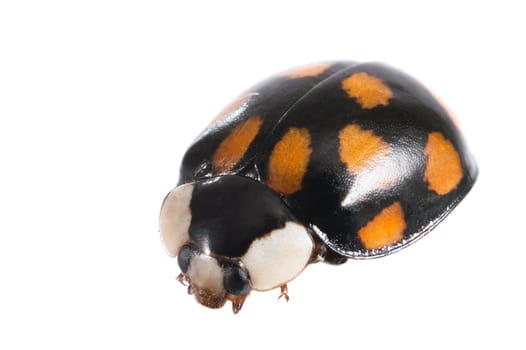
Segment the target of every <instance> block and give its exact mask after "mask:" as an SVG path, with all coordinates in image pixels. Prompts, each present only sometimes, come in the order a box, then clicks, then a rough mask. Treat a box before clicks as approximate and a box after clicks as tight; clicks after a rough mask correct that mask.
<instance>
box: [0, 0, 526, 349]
mask: <svg viewBox="0 0 526 350" xmlns="http://www.w3.org/2000/svg"><path fill="white" fill-rule="evenodd" d="M515 3H516V4H518V3H520V2H518V1H517V2H515ZM515 3H513V2H507V1H498V2H495V3H492V4H488V3H487V2H475V1H473V2H471V3H470V4H468V2H467V1H466V2H460V1H459V2H456V1H455V2H451V3H448V2H446V1H439V2H435V3H430V2H423V1H415V2H414V3H408V2H403V1H389V2H385V3H380V2H374V1H365V0H362V1H359V2H356V1H342V2H332V1H319V2H307V1H302V2H296V3H295V2H286V1H284V0H282V1H279V2H273V1H260V2H248V1H243V2H237V3H234V2H229V1H225V0H223V1H216V2H212V1H210V2H204V1H200V2H197V1H196V2H190V1H181V2H180V3H177V2H175V1H95V0H92V1H74V2H73V1H33V2H31V1H2V2H1V3H0V118H1V119H0V162H1V163H0V164H1V168H0V348H1V349H44V348H49V349H95V348H96V349H125V348H126V349H184V348H199V349H200V348H208V349H210V348H218V349H222V348H229V349H237V348H239V349H241V348H242V349H247V348H248V349H252V348H256V349H276V348H288V349H306V348H307V346H312V347H319V348H323V349H336V348H343V349H368V348H373V349H374V348H378V349H380V348H387V347H389V348H394V349H397V348H400V349H420V348H423V349H459V348H465V349H475V348H480V347H481V346H485V347H487V348H499V349H514V348H516V349H518V348H522V349H524V347H525V346H526V342H525V340H524V327H525V316H524V315H525V314H526V307H525V301H524V298H525V295H526V288H525V287H524V277H525V273H524V270H525V266H526V264H525V262H526V261H525V260H526V259H525V257H524V253H523V251H524V243H525V242H526V239H525V236H526V230H525V227H524V226H525V223H524V222H525V221H524V220H525V219H524V218H525V213H524V198H525V194H526V193H525V190H524V186H525V181H524V172H523V170H522V169H523V167H522V163H523V162H524V159H525V158H524V139H525V138H526V137H525V136H524V130H525V129H524V126H525V123H524V120H525V117H526V116H525V108H524V101H525V97H524V94H525V91H526V88H525V87H526V82H525V81H526V74H525V68H524V66H525V64H526V55H525V54H524V52H523V48H524V33H526V26H525V24H524V11H523V10H521V9H520V8H519V6H518V5H514V4H515ZM327 59H331V60H334V59H352V60H361V61H366V60H374V61H383V62H386V63H389V64H391V65H393V66H396V67H398V68H400V69H402V70H404V71H406V72H408V73H410V74H411V75H413V76H415V77H417V78H418V79H419V80H421V81H422V82H424V83H425V84H426V85H427V86H429V87H431V88H432V89H433V90H434V91H436V92H437V94H439V95H440V96H441V97H442V98H443V100H444V101H447V103H448V104H449V106H450V107H451V108H452V109H453V110H454V111H455V112H456V114H457V116H458V117H459V119H460V123H461V125H462V129H463V131H464V134H465V136H466V138H467V140H468V142H469V144H470V146H471V149H472V151H473V153H474V154H475V156H476V158H477V160H478V163H479V166H480V177H479V180H478V182H477V184H476V186H475V187H474V189H473V191H472V192H471V193H470V194H469V195H468V197H467V198H466V199H465V201H463V202H462V203H461V205H460V206H459V207H458V208H457V209H456V210H455V211H454V212H453V214H452V215H450V216H449V217H448V218H447V220H446V221H444V222H443V223H442V224H441V225H440V226H439V227H438V228H437V229H436V230H435V231H433V232H432V234H430V235H429V236H427V237H426V238H425V239H423V240H421V241H420V242H419V243H418V244H416V245H414V246H411V247H410V248H408V249H406V250H404V251H402V252H400V253H397V254H395V255H393V256H390V257H387V258H383V259H377V260H372V261H350V262H349V263H347V264H346V265H343V266H340V267H331V266H323V265H317V266H312V267H309V268H307V270H306V271H305V272H304V273H303V274H302V275H301V276H300V277H298V278H297V279H296V280H294V281H293V282H292V283H290V284H289V291H290V295H291V300H290V302H289V303H285V302H284V301H283V300H280V301H276V300H275V299H276V298H277V296H278V294H279V293H278V292H277V291H272V292H267V293H253V294H252V295H251V296H250V298H249V299H248V300H247V302H246V304H245V306H244V308H243V310H242V311H241V313H240V314H238V315H236V316H234V315H233V314H232V313H231V310H230V307H225V308H223V309H221V310H209V309H206V308H204V307H202V306H200V305H198V304H197V303H196V302H195V301H194V300H193V298H192V297H190V296H188V295H186V292H185V289H184V288H183V287H182V286H181V285H180V284H179V283H177V282H176V281H175V276H176V275H177V274H178V272H179V271H178V267H177V264H176V261H175V260H173V259H170V258H168V256H166V255H165V252H164V250H163V248H162V246H161V244H160V242H159V239H158V233H157V217H158V210H159V207H160V204H161V201H162V199H163V197H164V195H165V194H166V193H167V192H168V191H169V190H170V189H171V187H172V186H173V185H175V183H176V181H177V175H178V166H179V162H180V159H181V156H182V155H183V152H184V151H185V149H186V147H187V146H188V144H189V143H190V142H191V141H192V139H193V138H194V137H195V136H196V135H197V134H198V133H199V132H200V131H201V129H202V128H203V127H204V126H205V125H206V124H207V123H208V121H209V120H210V119H211V118H212V117H213V116H214V115H215V114H216V113H217V112H218V111H219V110H221V108H222V107H223V106H224V105H225V104H226V103H228V102H229V101H230V100H231V99H232V98H233V97H235V96H236V95H237V94H238V93H239V92H241V91H243V90H244V89H246V88H248V87H249V86H251V85H252V84H253V83H255V82H257V81H258V80H260V79H262V78H264V77H266V76H268V75H270V74H272V73H274V72H276V71H280V70H282V69H285V68H287V67H291V66H295V65H298V64H303V63H308V62H315V61H320V60H327ZM312 347H309V348H312Z"/></svg>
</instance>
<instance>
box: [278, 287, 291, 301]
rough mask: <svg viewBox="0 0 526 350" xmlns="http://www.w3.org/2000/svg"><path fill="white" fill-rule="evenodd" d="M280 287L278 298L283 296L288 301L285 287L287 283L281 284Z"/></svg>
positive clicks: (287, 291) (287, 292)
mask: <svg viewBox="0 0 526 350" xmlns="http://www.w3.org/2000/svg"><path fill="white" fill-rule="evenodd" d="M280 288H281V294H280V295H279V297H278V300H279V299H281V297H284V298H285V300H286V301H287V302H288V301H289V288H288V287H287V284H286V283H285V284H282V285H281V286H280Z"/></svg>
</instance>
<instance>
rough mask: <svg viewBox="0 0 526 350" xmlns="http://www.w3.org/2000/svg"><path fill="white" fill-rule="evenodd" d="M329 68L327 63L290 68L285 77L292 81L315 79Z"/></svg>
mask: <svg viewBox="0 0 526 350" xmlns="http://www.w3.org/2000/svg"><path fill="white" fill-rule="evenodd" d="M330 66H331V65H330V64H329V63H316V64H309V65H306V66H301V67H297V68H292V69H291V70H289V71H287V72H286V75H287V76H288V77H289V78H292V79H296V78H305V77H315V76H317V75H320V74H322V73H323V72H325V71H326V70H327V69H329V67H330Z"/></svg>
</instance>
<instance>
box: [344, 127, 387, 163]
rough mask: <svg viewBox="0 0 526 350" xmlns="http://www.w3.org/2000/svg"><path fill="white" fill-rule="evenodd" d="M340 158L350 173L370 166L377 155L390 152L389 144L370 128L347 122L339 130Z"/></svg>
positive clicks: (384, 154)
mask: <svg viewBox="0 0 526 350" xmlns="http://www.w3.org/2000/svg"><path fill="white" fill-rule="evenodd" d="M339 139H340V149H339V151H340V159H341V160H342V162H344V163H345V165H347V169H349V171H350V172H352V173H359V172H360V171H362V170H364V169H366V168H369V167H371V165H373V164H374V161H375V159H377V158H378V157H379V156H386V155H388V154H389V153H390V152H391V148H390V146H389V145H388V144H387V143H385V142H384V141H383V140H382V138H381V137H380V136H376V135H375V134H374V133H373V132H372V131H371V130H363V129H361V128H360V127H359V126H358V125H356V124H349V125H347V126H346V127H345V128H343V129H342V130H341V131H340V134H339Z"/></svg>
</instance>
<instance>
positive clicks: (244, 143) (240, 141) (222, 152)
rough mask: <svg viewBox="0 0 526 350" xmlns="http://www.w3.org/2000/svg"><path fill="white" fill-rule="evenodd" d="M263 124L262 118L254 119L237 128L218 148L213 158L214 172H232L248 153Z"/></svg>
mask: <svg viewBox="0 0 526 350" xmlns="http://www.w3.org/2000/svg"><path fill="white" fill-rule="evenodd" d="M262 123H263V119H262V118H261V117H252V118H250V119H247V120H245V121H244V122H242V123H241V124H239V125H238V126H236V127H235V128H234V129H233V130H232V132H231V133H230V135H228V136H227V137H226V138H225V139H224V140H223V142H221V143H220V144H219V147H217V149H216V151H215V153H214V156H213V157H212V165H213V166H214V170H215V171H217V172H220V173H224V172H227V171H230V170H232V169H233V168H234V166H235V165H236V164H237V163H238V162H239V161H240V160H241V158H242V157H243V155H244V154H245V153H246V152H247V150H248V147H249V146H250V144H251V143H252V141H254V138H255V137H256V135H257V134H258V132H259V129H260V127H261V124H262Z"/></svg>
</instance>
